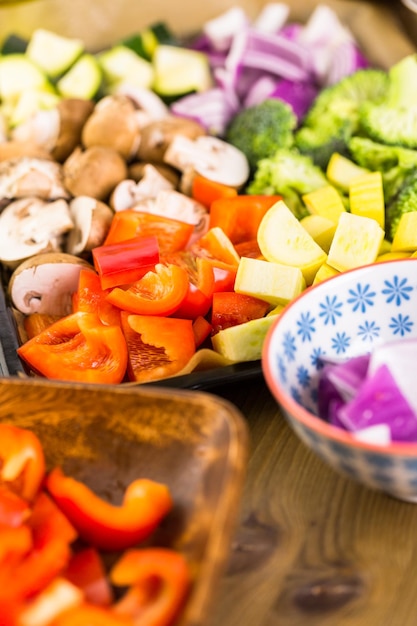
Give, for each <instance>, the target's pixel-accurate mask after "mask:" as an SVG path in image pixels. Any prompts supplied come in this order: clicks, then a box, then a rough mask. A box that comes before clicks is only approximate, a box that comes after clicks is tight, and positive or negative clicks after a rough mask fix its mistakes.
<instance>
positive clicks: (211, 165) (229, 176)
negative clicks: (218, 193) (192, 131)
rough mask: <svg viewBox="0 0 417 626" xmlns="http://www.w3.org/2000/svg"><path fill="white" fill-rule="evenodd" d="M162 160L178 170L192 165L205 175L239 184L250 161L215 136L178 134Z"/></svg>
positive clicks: (245, 174)
mask: <svg viewBox="0 0 417 626" xmlns="http://www.w3.org/2000/svg"><path fill="white" fill-rule="evenodd" d="M164 161H165V163H168V164H169V165H172V166H173V167H176V168H177V169H179V170H180V171H181V172H185V171H186V170H189V169H190V168H193V169H194V170H195V171H196V172H198V173H199V174H201V175H202V176H205V177H206V178H208V179H210V180H213V181H216V182H219V183H223V184H225V185H229V186H231V187H236V188H239V187H241V186H242V185H244V184H245V182H246V181H247V180H248V178H249V172H250V170H249V163H248V160H247V158H246V156H245V155H244V154H243V152H242V151H241V150H238V149H237V148H235V147H234V146H232V145H231V144H228V143H226V142H225V141H223V140H222V139H218V138H217V137H211V136H209V135H203V136H201V137H197V138H196V139H193V140H191V139H188V138H186V137H182V136H177V137H175V138H174V139H173V141H172V142H171V143H170V145H169V146H168V149H167V150H166V152H165V155H164Z"/></svg>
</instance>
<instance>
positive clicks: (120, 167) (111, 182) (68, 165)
mask: <svg viewBox="0 0 417 626" xmlns="http://www.w3.org/2000/svg"><path fill="white" fill-rule="evenodd" d="M63 172H64V184H65V186H66V188H67V189H68V190H69V191H70V192H71V193H72V195H73V196H91V197H92V198H96V199H97V200H107V198H108V197H109V196H110V194H111V193H112V191H113V189H114V188H115V187H116V185H118V184H119V183H120V182H121V181H122V180H124V179H125V178H126V177H127V165H126V162H125V161H124V159H123V158H122V157H121V156H120V154H119V153H118V152H117V151H116V150H113V148H106V147H104V146H92V147H91V148H87V149H86V150H82V149H81V148H80V147H78V148H76V149H75V150H74V152H73V153H72V154H71V155H70V156H69V157H68V159H67V160H66V161H65V163H64V165H63Z"/></svg>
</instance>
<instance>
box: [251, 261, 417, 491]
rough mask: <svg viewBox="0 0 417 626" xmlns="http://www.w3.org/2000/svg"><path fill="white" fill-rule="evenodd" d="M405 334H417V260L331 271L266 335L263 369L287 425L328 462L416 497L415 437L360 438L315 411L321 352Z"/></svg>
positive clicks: (340, 355)
mask: <svg viewBox="0 0 417 626" xmlns="http://www.w3.org/2000/svg"><path fill="white" fill-rule="evenodd" d="M408 337H410V338H411V337H417V259H403V260H397V261H387V262H384V263H378V264H375V265H371V266H365V267H361V268H358V269H354V270H351V271H348V272H344V273H343V274H340V275H338V276H336V277H333V278H330V279H328V280H326V281H324V282H322V283H319V284H318V285H315V286H313V287H310V288H309V289H307V290H306V291H304V292H303V293H302V294H301V295H300V296H299V297H298V298H297V299H296V300H294V301H293V302H292V303H290V304H289V305H288V306H287V307H286V308H285V309H284V311H283V312H282V314H281V315H280V316H279V318H278V319H277V320H276V322H275V323H274V325H273V326H272V327H271V329H270V332H269V334H268V336H267V338H266V341H265V344H264V350H263V355H262V369H263V373H264V376H265V380H266V383H267V385H268V387H269V389H270V391H271V392H272V394H273V395H274V397H275V398H276V400H277V401H278V403H279V404H280V406H281V408H282V410H283V412H284V415H285V417H286V418H287V420H288V422H289V425H290V426H291V427H292V428H293V430H294V431H295V433H296V434H297V435H298V436H299V437H300V438H301V439H302V440H303V442H304V443H305V444H306V445H307V446H308V447H309V448H311V450H313V451H314V452H315V453H316V454H318V455H319V456H320V457H321V458H322V459H323V460H324V461H325V462H326V463H328V464H329V465H331V466H332V467H333V468H334V469H336V470H338V471H339V472H342V473H343V474H345V475H347V476H349V477H351V478H353V479H355V480H356V481H358V482H360V483H362V484H364V485H366V486H367V487H370V488H372V489H377V490H381V491H384V492H386V493H389V494H391V495H393V496H396V497H397V498H400V499H404V500H408V501H415V502H417V444H406V443H393V444H390V445H387V446H382V445H381V446H379V445H376V444H375V445H373V444H370V443H365V442H361V441H358V440H357V439H355V438H354V437H353V436H352V435H351V434H350V433H348V432H346V431H344V430H343V429H341V428H338V427H336V426H332V425H330V424H329V423H327V422H325V421H324V420H323V419H321V418H320V417H318V415H317V383H318V377H319V372H320V368H321V367H322V366H323V362H322V360H321V357H322V356H323V355H326V357H327V358H332V359H346V358H349V357H353V356H357V355H360V354H364V353H369V352H371V351H372V350H373V348H374V347H375V346H376V345H378V344H381V343H384V342H387V341H391V340H398V339H401V338H408ZM416 361H417V355H416ZM416 380H417V376H416Z"/></svg>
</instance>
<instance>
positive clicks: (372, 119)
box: [360, 54, 417, 148]
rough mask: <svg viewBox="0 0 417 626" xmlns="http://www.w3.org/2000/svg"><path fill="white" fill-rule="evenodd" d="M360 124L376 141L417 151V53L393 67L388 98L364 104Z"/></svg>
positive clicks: (389, 74)
mask: <svg viewBox="0 0 417 626" xmlns="http://www.w3.org/2000/svg"><path fill="white" fill-rule="evenodd" d="M360 122H361V127H362V129H363V132H364V133H365V134H366V135H367V136H368V137H370V138H371V139H374V140H375V141H379V142H381V143H385V144H388V145H393V146H404V147H406V148H417V54H411V55H408V56H406V57H404V58H403V59H402V60H401V61H399V62H398V63H396V64H395V65H393V66H392V67H391V69H390V70H389V72H388V90H387V94H386V96H385V98H383V100H382V101H381V102H366V103H364V104H363V106H362V107H361V111H360Z"/></svg>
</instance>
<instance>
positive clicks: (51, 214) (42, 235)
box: [0, 197, 73, 268]
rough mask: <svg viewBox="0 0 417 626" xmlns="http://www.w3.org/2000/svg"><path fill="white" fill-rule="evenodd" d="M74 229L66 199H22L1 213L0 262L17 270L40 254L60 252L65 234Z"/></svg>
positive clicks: (12, 203)
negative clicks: (29, 259)
mask: <svg viewBox="0 0 417 626" xmlns="http://www.w3.org/2000/svg"><path fill="white" fill-rule="evenodd" d="M72 228H73V221H72V218H71V215H70V211H69V207H68V203H67V202H66V201H65V200H62V199H60V200H55V202H46V201H44V200H41V199H40V198H33V197H30V198H22V199H20V200H16V201H14V202H11V203H10V204H9V205H8V206H7V207H6V208H5V209H3V211H2V213H1V214H0V261H1V262H3V263H4V264H5V265H7V266H8V267H11V268H14V267H16V266H17V265H18V264H19V263H21V262H22V261H23V260H24V259H27V258H28V257H31V256H33V255H35V254H39V253H41V252H46V251H50V250H61V248H62V238H63V235H64V234H65V233H67V232H69V231H70V230H71V229H72Z"/></svg>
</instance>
